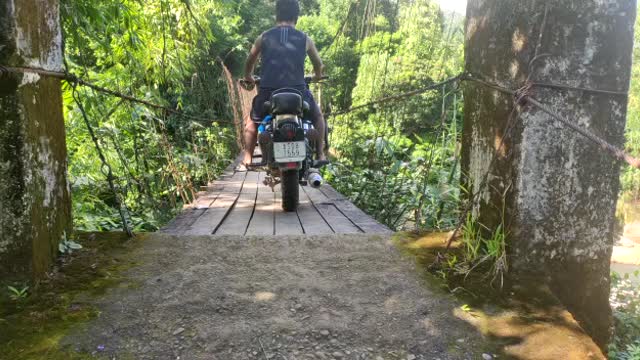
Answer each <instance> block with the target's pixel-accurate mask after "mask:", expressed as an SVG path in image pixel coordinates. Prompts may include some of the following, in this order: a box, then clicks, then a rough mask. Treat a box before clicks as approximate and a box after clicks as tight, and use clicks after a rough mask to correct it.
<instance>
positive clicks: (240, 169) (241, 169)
mask: <svg viewBox="0 0 640 360" xmlns="http://www.w3.org/2000/svg"><path fill="white" fill-rule="evenodd" d="M234 170H235V171H236V172H246V171H249V166H248V165H247V164H245V163H243V162H241V163H240V164H238V165H236V168H235V169H234Z"/></svg>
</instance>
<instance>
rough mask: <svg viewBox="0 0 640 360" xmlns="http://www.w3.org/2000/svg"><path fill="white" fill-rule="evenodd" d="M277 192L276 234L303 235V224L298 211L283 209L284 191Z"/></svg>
mask: <svg viewBox="0 0 640 360" xmlns="http://www.w3.org/2000/svg"><path fill="white" fill-rule="evenodd" d="M274 194H275V216H276V219H275V234H276V235H302V234H304V232H303V231H302V225H301V224H300V219H299V218H298V214H297V213H296V212H286V211H284V210H282V193H281V192H279V191H277V192H275V193H274Z"/></svg>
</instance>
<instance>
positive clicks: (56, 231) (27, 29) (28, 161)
mask: <svg viewBox="0 0 640 360" xmlns="http://www.w3.org/2000/svg"><path fill="white" fill-rule="evenodd" d="M61 42H62V37H61V29H60V21H59V3H58V0H8V1H3V2H2V3H1V4H0V65H4V66H10V67H11V66H13V67H18V66H29V67H35V68H40V69H45V70H52V71H60V70H62V68H63V61H62V49H61ZM66 171H67V151H66V144H65V129H64V119H63V115H62V96H61V89H60V81H59V80H57V79H53V78H48V77H40V76H38V75H35V74H24V75H22V74H19V75H16V74H5V75H4V76H3V77H1V78H0V279H7V278H13V277H18V278H25V279H28V278H31V279H34V278H37V277H38V276H40V275H42V274H43V273H44V272H45V271H46V270H47V268H48V266H49V265H50V264H51V261H52V259H53V258H54V256H55V255H56V254H57V246H58V242H59V240H60V239H61V237H62V236H63V233H64V232H65V231H67V233H68V232H69V230H70V229H71V202H70V198H69V187H68V183H67V178H66Z"/></svg>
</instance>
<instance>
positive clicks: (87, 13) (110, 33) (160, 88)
mask: <svg viewBox="0 0 640 360" xmlns="http://www.w3.org/2000/svg"><path fill="white" fill-rule="evenodd" d="M265 6H266V5H263V2H259V1H250V0H246V1H237V2H235V3H234V4H231V3H229V2H225V1H191V2H185V1H181V0H160V1H157V2H139V1H134V0H124V1H120V0H105V1H99V2H96V1H87V0H64V1H63V2H62V7H61V11H62V18H63V29H64V35H65V54H66V62H67V64H68V66H69V68H70V70H71V71H73V72H74V73H76V74H79V75H81V76H82V77H83V78H85V79H88V80H90V81H92V82H94V83H96V84H98V85H100V86H103V87H106V88H110V89H114V90H117V91H119V92H122V93H125V94H128V95H131V96H133V97H136V98H140V99H144V100H147V101H150V102H154V103H158V104H162V105H164V106H167V107H169V108H173V109H177V110H180V111H182V112H183V113H184V114H185V116H181V115H171V114H168V113H165V112H163V111H158V110H157V109H150V108H148V107H146V106H143V105H139V104H133V103H129V102H125V101H121V100H120V99H118V98H116V97H113V96H110V95H105V94H100V93H97V92H95V91H93V90H90V89H88V88H84V87H79V88H78V89H77V91H78V96H79V98H80V101H81V102H82V105H83V108H84V109H85V111H86V115H87V117H88V119H89V121H90V124H91V127H92V128H93V130H94V132H95V134H96V137H97V140H98V142H99V145H100V147H101V148H102V151H103V152H104V155H105V158H106V161H107V163H108V164H109V165H110V166H111V169H112V171H113V174H114V177H115V179H114V182H115V185H116V188H117V189H116V190H117V193H118V195H117V196H118V197H119V199H117V198H116V195H115V194H113V192H112V191H111V190H110V189H109V186H108V183H107V181H106V173H105V172H104V171H105V168H104V166H103V164H102V162H101V161H100V160H99V158H98V155H97V152H96V148H95V145H94V143H93V140H92V138H91V137H90V136H89V133H88V129H87V126H86V124H85V122H84V118H83V115H82V113H81V111H80V108H79V107H78V104H77V103H76V102H75V101H74V99H73V97H72V89H71V87H69V86H67V87H66V88H65V93H64V104H65V119H66V128H67V134H68V141H67V145H68V152H69V175H70V176H69V177H70V184H71V189H72V196H73V204H74V205H73V211H74V219H75V222H76V223H75V226H76V228H77V229H78V230H112V229H117V228H120V227H121V224H120V222H121V220H120V215H119V210H120V209H118V206H117V203H118V201H117V200H120V202H121V203H122V204H123V206H126V207H127V208H128V209H129V210H130V215H129V216H130V217H129V219H128V221H129V222H130V223H131V225H132V226H133V228H134V229H133V230H135V231H153V230H157V229H158V228H159V227H160V226H161V225H162V224H163V223H164V222H166V221H167V220H169V219H170V218H171V217H172V216H173V215H174V214H175V211H176V210H177V209H179V208H180V207H181V204H183V203H186V202H189V201H191V200H192V199H193V196H194V193H195V191H196V190H195V189H197V188H198V186H199V185H203V184H206V183H208V182H209V181H211V180H213V179H214V178H215V177H216V176H217V174H219V173H220V172H221V171H222V170H223V169H224V167H226V165H227V164H228V163H229V162H230V161H231V159H232V157H233V155H234V154H235V152H236V149H235V132H234V129H233V127H232V124H231V122H230V120H231V119H232V115H231V112H230V109H229V104H228V101H227V98H228V96H227V93H226V91H227V90H226V85H225V82H224V79H223V78H222V77H221V73H222V68H221V64H220V61H219V60H218V59H220V58H222V57H226V58H227V59H226V60H227V62H228V63H229V64H230V66H233V64H234V63H235V62H236V59H239V58H241V57H243V56H244V54H242V52H240V51H238V50H242V49H243V48H244V47H246V45H247V44H249V43H250V40H249V37H253V36H257V33H255V31H256V30H255V28H254V27H252V26H251V24H247V21H249V20H252V19H254V18H255V21H256V22H257V23H258V22H259V21H260V19H261V18H262V17H259V16H257V14H256V13H254V11H257V10H260V9H264V8H265ZM268 20H269V19H268V18H267V19H265V20H264V21H268Z"/></svg>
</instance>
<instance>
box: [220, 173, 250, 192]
mask: <svg viewBox="0 0 640 360" xmlns="http://www.w3.org/2000/svg"><path fill="white" fill-rule="evenodd" d="M247 173H248V172H246V171H243V172H237V173H235V174H233V176H232V177H231V178H230V179H229V180H228V181H225V182H224V189H223V190H222V193H231V194H239V193H240V191H241V190H242V185H243V184H244V180H245V178H246V177H247Z"/></svg>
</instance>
